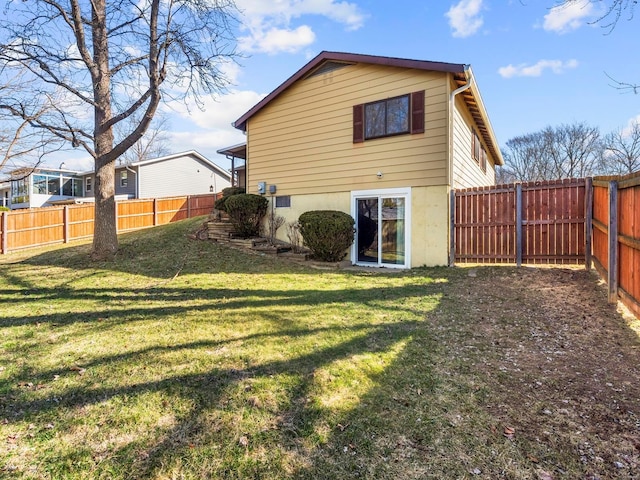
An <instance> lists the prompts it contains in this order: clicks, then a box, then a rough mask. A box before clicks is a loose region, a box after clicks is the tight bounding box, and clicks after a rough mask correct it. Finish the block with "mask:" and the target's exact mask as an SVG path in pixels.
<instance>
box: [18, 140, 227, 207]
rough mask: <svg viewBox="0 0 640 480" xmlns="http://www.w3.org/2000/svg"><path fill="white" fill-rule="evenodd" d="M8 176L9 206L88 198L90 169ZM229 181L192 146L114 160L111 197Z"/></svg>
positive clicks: (190, 191)
mask: <svg viewBox="0 0 640 480" xmlns="http://www.w3.org/2000/svg"><path fill="white" fill-rule="evenodd" d="M11 177H12V178H11V193H10V195H9V199H10V203H11V208H13V209H16V208H29V207H42V206H49V205H56V204H61V203H77V202H92V201H93V200H94V195H95V178H94V173H93V172H76V171H71V170H62V169H45V168H37V169H20V170H16V171H14V172H12V174H11ZM230 185H231V175H230V174H229V172H227V171H225V170H223V169H222V168H221V167H219V166H218V165H216V164H214V163H213V162H211V161H210V160H208V159H207V158H206V157H204V156H203V155H201V154H199V153H198V152H195V151H189V152H183V153H177V154H174V155H167V156H165V157H160V158H154V159H151V160H145V161H140V162H134V163H131V164H128V165H118V166H117V167H116V171H115V190H116V192H115V193H116V200H126V199H130V198H161V197H173V196H183V195H199V194H205V193H213V192H220V191H221V190H222V189H223V188H225V187H228V186H230Z"/></svg>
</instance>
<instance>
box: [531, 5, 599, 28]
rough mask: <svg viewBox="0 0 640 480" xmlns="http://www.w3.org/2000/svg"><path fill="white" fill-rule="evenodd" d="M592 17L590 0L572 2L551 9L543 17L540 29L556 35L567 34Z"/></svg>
mask: <svg viewBox="0 0 640 480" xmlns="http://www.w3.org/2000/svg"><path fill="white" fill-rule="evenodd" d="M592 15H594V5H593V2H592V1H591V0H574V1H572V2H566V3H563V4H562V5H557V6H555V7H553V8H552V9H551V10H550V11H549V13H547V14H546V15H545V16H544V23H543V24H542V28H544V29H545V30H547V31H552V32H556V33H567V32H570V31H571V30H575V29H577V28H579V27H580V26H582V24H583V22H584V20H585V19H587V18H589V17H591V16H592Z"/></svg>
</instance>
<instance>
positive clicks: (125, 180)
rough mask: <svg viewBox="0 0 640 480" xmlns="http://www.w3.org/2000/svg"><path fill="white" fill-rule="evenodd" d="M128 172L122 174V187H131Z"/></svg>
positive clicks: (124, 171)
mask: <svg viewBox="0 0 640 480" xmlns="http://www.w3.org/2000/svg"><path fill="white" fill-rule="evenodd" d="M127 173H128V172H127V171H126V170H123V171H122V172H120V186H121V187H126V186H127V185H129V178H128V176H127Z"/></svg>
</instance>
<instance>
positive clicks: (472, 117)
mask: <svg viewBox="0 0 640 480" xmlns="http://www.w3.org/2000/svg"><path fill="white" fill-rule="evenodd" d="M234 126H235V127H236V128H238V129H240V130H242V131H244V132H245V134H246V136H247V142H246V145H245V151H244V152H243V156H244V158H245V159H246V165H245V168H246V184H247V186H248V188H247V191H248V192H249V193H259V194H263V195H267V196H268V197H269V199H270V201H271V202H272V206H273V208H274V209H275V212H276V214H277V215H280V216H282V217H284V218H285V219H286V221H287V222H292V221H295V220H296V219H297V218H298V217H299V216H300V214H302V213H304V212H306V211H309V210H323V209H331V210H340V211H343V212H346V213H349V214H351V215H352V217H353V218H354V219H355V220H356V229H357V235H356V241H355V242H354V245H353V247H352V249H351V252H350V260H351V261H352V262H353V263H354V264H357V265H371V266H386V267H396V268H409V267H417V266H421V265H445V264H447V263H448V253H449V245H450V238H449V236H450V234H451V231H450V191H451V190H452V189H453V188H466V187H473V186H484V185H492V184H494V183H495V170H494V168H495V166H496V165H502V164H503V159H502V156H501V153H500V150H499V146H498V142H497V140H496V137H495V134H494V132H493V129H492V127H491V124H490V122H489V118H488V116H487V112H486V110H485V107H484V104H483V102H482V98H481V96H480V92H479V89H478V86H477V85H476V82H475V78H474V75H473V72H472V70H471V68H470V66H468V65H464V64H453V63H443V62H431V61H422V60H409V59H402V58H391V57H382V56H373V55H361V54H351V53H339V52H326V51H325V52H322V53H320V54H319V55H318V56H316V57H315V58H314V59H312V60H311V61H310V62H309V63H307V64H306V65H305V66H303V67H302V68H301V69H300V70H298V71H297V72H296V73H295V74H294V75H293V76H291V77H290V78H288V79H287V80H286V81H285V82H284V83H282V84H281V85H280V86H279V87H278V88H276V89H275V90H274V91H273V92H271V93H270V94H269V95H267V96H266V97H265V98H264V99H263V100H262V101H260V102H259V103H258V104H257V105H255V106H254V107H253V108H251V109H250V110H249V111H248V112H246V113H245V114H244V115H242V116H241V117H240V118H239V119H238V120H237V121H236V122H235V123H234ZM223 150H224V149H223ZM282 230H284V229H282ZM278 235H279V237H280V238H282V239H284V236H285V232H284V231H283V232H278Z"/></svg>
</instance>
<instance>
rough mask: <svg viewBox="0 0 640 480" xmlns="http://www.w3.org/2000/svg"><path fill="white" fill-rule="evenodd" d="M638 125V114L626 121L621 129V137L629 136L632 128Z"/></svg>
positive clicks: (632, 130)
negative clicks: (625, 124)
mask: <svg viewBox="0 0 640 480" xmlns="http://www.w3.org/2000/svg"><path fill="white" fill-rule="evenodd" d="M639 125H640V115H636V116H635V117H633V118H630V119H629V121H628V122H627V126H626V127H624V128H623V129H622V136H623V137H629V136H631V134H632V133H633V132H634V130H636V129H637V128H639V127H638V126H639Z"/></svg>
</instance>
